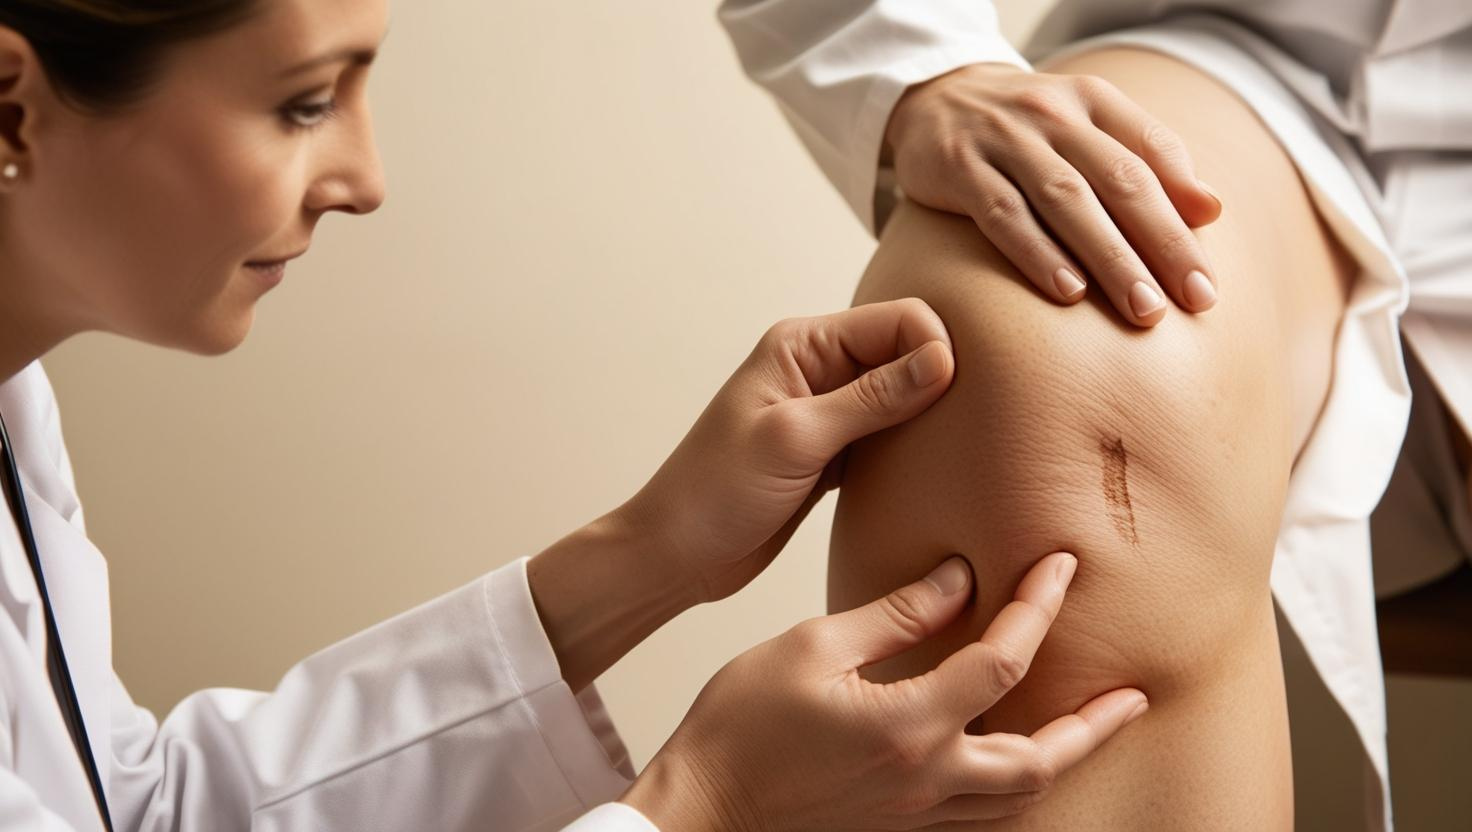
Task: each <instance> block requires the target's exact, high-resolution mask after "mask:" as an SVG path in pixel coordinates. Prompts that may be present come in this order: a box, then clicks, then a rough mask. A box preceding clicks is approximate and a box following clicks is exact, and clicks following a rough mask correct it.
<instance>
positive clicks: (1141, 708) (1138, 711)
mask: <svg viewBox="0 0 1472 832" xmlns="http://www.w3.org/2000/svg"><path fill="white" fill-rule="evenodd" d="M1148 710H1150V700H1148V699H1144V698H1141V699H1140V704H1138V705H1136V706H1135V709H1134V710H1133V711H1131V712H1130V715H1129V716H1127V717H1125V718H1124V724H1125V725H1129V724H1130V723H1131V722H1134V721H1135V720H1137V719H1139V718H1140V716H1141V715H1142V714H1144V713H1145V712H1146V711H1148Z"/></svg>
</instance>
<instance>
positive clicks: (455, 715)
mask: <svg viewBox="0 0 1472 832" xmlns="http://www.w3.org/2000/svg"><path fill="white" fill-rule="evenodd" d="M113 713H114V716H113V724H112V732H111V741H112V748H113V754H112V758H111V760H110V772H109V775H108V796H109V800H110V801H111V803H112V809H113V814H114V816H115V818H116V819H117V827H118V829H120V830H122V829H128V830H160V832H161V830H166V829H167V830H175V829H178V830H210V831H211V832H228V830H245V829H253V830H272V831H273V832H274V831H275V830H396V831H397V830H406V829H435V830H455V829H475V830H554V829H561V828H562V827H563V826H564V825H566V824H568V823H570V822H572V821H574V820H576V819H577V818H578V817H579V816H581V815H583V814H584V813H585V812H587V811H588V810H589V809H590V808H591V807H594V806H596V805H598V804H601V803H604V802H606V801H609V800H613V799H616V798H617V797H618V796H619V795H620V794H621V793H622V792H623V791H624V789H625V788H627V786H628V784H629V783H630V782H631V780H632V777H633V771H632V769H631V767H630V764H629V759H628V755H627V753H626V752H625V750H624V747H623V744H622V742H621V741H620V740H619V738H618V735H617V734H616V732H615V731H614V729H613V726H612V723H611V722H610V721H609V719H608V716H607V713H606V712H605V710H604V708H603V705H602V702H601V701H600V699H599V697H598V694H597V691H596V690H595V689H594V688H593V687H592V686H589V687H588V688H587V689H585V690H584V691H583V692H582V693H581V694H580V695H577V696H574V694H573V692H572V691H571V690H570V689H569V688H568V686H567V683H566V682H564V681H563V679H562V678H561V674H560V671H559V668H558V665H557V660H556V656H555V655H554V654H553V652H552V648H551V645H550V644H549V643H548V641H547V637H546V634H545V632H544V631H543V629H542V625H541V622H540V619H539V618H538V616H537V613H536V609H535V607H534V605H533V603H532V598H531V590H530V588H529V586H528V584H527V578H526V559H525V558H523V559H521V560H518V561H516V562H514V563H512V564H509V565H507V566H505V567H503V568H501V569H498V570H496V571H495V572H492V573H490V574H489V575H487V576H485V577H483V578H481V579H479V580H477V581H474V582H472V583H470V584H468V585H466V586H464V587H462V588H460V589H457V590H455V591H453V592H450V593H448V594H446V595H444V596H441V597H439V598H437V599H434V600H432V601H430V602H428V603H426V604H424V605H423V606H420V607H418V608H416V609H413V610H411V611H409V612H406V613H403V614H401V615H399V616H396V617H395V618H392V619H390V620H388V621H385V622H383V623H382V624H379V625H377V626H375V627H372V628H370V629H368V630H366V631H364V632H362V633H360V634H358V635H355V636H352V637H350V638H348V639H346V640H345V641H342V642H340V643H338V644H335V645H333V646H331V647H328V648H326V649H325V650H322V651H321V652H319V653H317V654H315V655H313V656H311V657H310V658H307V659H306V660H305V661H303V662H301V663H300V664H298V665H296V666H295V667H293V668H291V669H290V670H289V671H288V672H287V673H286V675H285V676H284V677H283V678H282V679H281V681H280V684H279V685H278V686H277V688H276V689H275V690H274V691H273V692H271V693H259V692H251V691H243V690H232V689H215V690H207V691H202V692H200V693H196V694H193V695H191V696H189V697H187V698H186V699H184V700H183V701H182V702H180V703H179V705H178V706H177V707H175V708H174V709H173V710H172V711H171V712H170V713H169V714H168V716H167V717H166V718H165V719H164V720H163V722H162V724H159V723H157V722H156V721H155V719H154V717H153V715H152V714H151V713H149V712H148V711H147V710H145V709H143V708H140V707H138V706H136V705H134V704H133V702H132V700H131V698H130V697H129V695H128V693H127V691H126V690H125V689H124V687H123V686H122V683H121V682H116V684H115V690H114V697H113ZM607 828H609V829H632V828H638V827H632V826H627V825H626V826H622V827H620V826H613V825H610V826H609V827H607ZM647 828H650V829H652V827H647Z"/></svg>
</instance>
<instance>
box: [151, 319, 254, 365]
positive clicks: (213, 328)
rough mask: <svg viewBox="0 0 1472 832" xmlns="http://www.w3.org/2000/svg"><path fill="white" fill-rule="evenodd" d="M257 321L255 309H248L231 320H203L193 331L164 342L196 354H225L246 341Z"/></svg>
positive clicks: (173, 347) (168, 345)
mask: <svg viewBox="0 0 1472 832" xmlns="http://www.w3.org/2000/svg"><path fill="white" fill-rule="evenodd" d="M254 322H255V310H253V309H251V310H247V311H246V312H245V313H243V314H242V315H240V316H239V317H237V318H235V319H231V320H223V321H221V320H209V321H201V322H200V323H199V326H198V327H197V328H195V329H194V330H193V331H191V332H188V333H184V334H183V335H182V336H181V337H179V338H176V339H171V341H170V343H167V344H163V345H162V346H167V347H170V348H172V349H178V350H183V351H185V352H190V353H193V354H195V355H203V356H216V355H224V354H225V353H227V352H230V351H231V350H233V349H235V348H236V347H238V346H240V345H241V344H243V343H244V342H245V338H246V336H247V335H249V334H250V328H251V324H253V323H254Z"/></svg>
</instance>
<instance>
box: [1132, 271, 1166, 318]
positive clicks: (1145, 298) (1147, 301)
mask: <svg viewBox="0 0 1472 832" xmlns="http://www.w3.org/2000/svg"><path fill="white" fill-rule="evenodd" d="M1164 304H1165V299H1164V298H1162V297H1161V296H1160V293H1159V292H1157V291H1155V290H1154V289H1151V288H1150V285H1149V284H1148V283H1146V282H1145V281H1143V280H1142V281H1140V282H1139V283H1136V284H1135V285H1133V286H1131V287H1130V308H1131V309H1133V310H1134V311H1135V317H1136V318H1143V317H1146V316H1147V315H1149V314H1150V313H1151V312H1154V311H1155V310H1157V309H1159V308H1160V307H1161V306H1163V305H1164Z"/></svg>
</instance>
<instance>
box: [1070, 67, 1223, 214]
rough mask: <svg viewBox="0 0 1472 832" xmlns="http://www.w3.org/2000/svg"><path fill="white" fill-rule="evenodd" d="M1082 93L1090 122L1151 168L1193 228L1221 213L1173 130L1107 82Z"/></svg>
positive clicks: (1216, 198) (1167, 194) (1183, 144)
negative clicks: (1197, 175) (1091, 120)
mask: <svg viewBox="0 0 1472 832" xmlns="http://www.w3.org/2000/svg"><path fill="white" fill-rule="evenodd" d="M1099 80H1100V81H1102V79H1099ZM1083 98H1084V101H1085V106H1087V107H1088V109H1089V115H1090V117H1091V118H1092V119H1093V121H1094V124H1095V125H1097V126H1098V128H1099V129H1100V130H1103V131H1104V132H1105V133H1108V134H1109V135H1111V136H1113V137H1114V138H1115V140H1117V141H1118V142H1119V143H1120V144H1122V145H1123V146H1124V147H1126V148H1128V149H1129V151H1130V152H1132V153H1134V154H1135V155H1136V156H1138V157H1139V158H1140V159H1143V160H1144V162H1145V164H1147V165H1149V166H1150V169H1151V170H1152V171H1154V172H1155V175H1156V177H1157V178H1158V179H1159V180H1160V184H1161V186H1162V187H1163V188H1164V190H1165V194H1166V196H1167V197H1169V199H1170V201H1171V204H1172V205H1173V206H1174V207H1175V209H1176V211H1177V212H1178V214H1179V215H1180V217H1181V219H1182V220H1183V221H1185V223H1186V224H1187V225H1189V226H1190V227H1192V228H1196V227H1199V226H1202V225H1206V224H1207V223H1210V222H1212V221H1213V220H1215V219H1217V218H1218V217H1220V216H1221V213H1222V201H1221V199H1220V198H1219V197H1218V196H1217V195H1216V193H1214V192H1213V191H1212V190H1211V188H1209V187H1208V186H1207V185H1206V183H1205V182H1202V181H1201V180H1200V179H1197V178H1196V171H1195V169H1194V168H1193V166H1192V164H1191V154H1190V153H1189V152H1188V151H1187V150H1186V143H1185V142H1183V141H1182V140H1181V138H1180V136H1177V135H1176V133H1175V131H1174V130H1171V129H1170V128H1169V127H1166V126H1165V125H1164V124H1161V123H1160V121H1158V120H1157V119H1156V118H1155V117H1154V116H1151V115H1150V114H1149V113H1147V112H1146V111H1145V109H1144V108H1143V107H1141V106H1140V105H1138V104H1136V103H1135V102H1134V101H1133V100H1132V99H1131V98H1130V97H1129V96H1128V95H1125V94H1124V92H1122V91H1121V90H1120V89H1119V88H1118V87H1116V86H1114V85H1113V84H1110V83H1108V82H1103V83H1100V84H1094V85H1091V87H1090V94H1087V95H1085V96H1084V97H1083Z"/></svg>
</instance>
